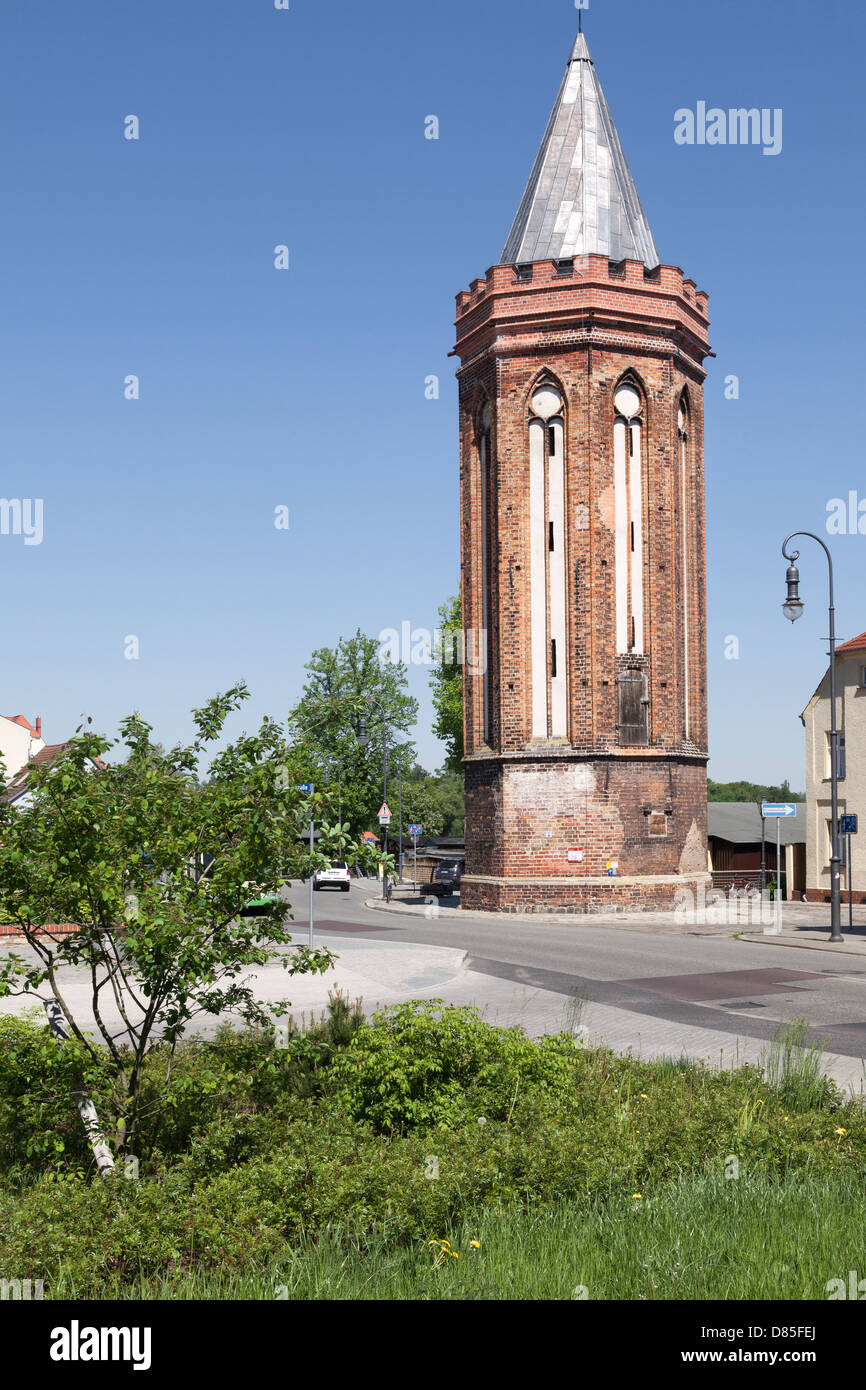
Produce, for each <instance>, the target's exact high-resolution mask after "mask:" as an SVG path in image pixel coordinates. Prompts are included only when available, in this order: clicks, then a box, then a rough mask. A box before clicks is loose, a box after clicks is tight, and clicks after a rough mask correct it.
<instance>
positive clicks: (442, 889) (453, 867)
mask: <svg viewBox="0 0 866 1390" xmlns="http://www.w3.org/2000/svg"><path fill="white" fill-rule="evenodd" d="M462 877H463V860H462V859H443V860H442V862H441V864H437V865H436V867H435V868H434V869H433V871H432V873H431V874H430V882H429V883H428V884H426V890H427V892H428V893H431V894H432V895H433V897H434V898H447V897H448V895H449V894H450V893H459V892H460V880H461V879H462Z"/></svg>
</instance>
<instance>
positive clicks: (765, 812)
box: [761, 801, 797, 820]
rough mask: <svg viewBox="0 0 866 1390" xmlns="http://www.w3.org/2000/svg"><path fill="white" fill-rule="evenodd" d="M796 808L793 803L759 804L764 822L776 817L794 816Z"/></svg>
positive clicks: (767, 802)
mask: <svg viewBox="0 0 866 1390" xmlns="http://www.w3.org/2000/svg"><path fill="white" fill-rule="evenodd" d="M796 814H797V807H796V804H795V803H794V802H793V801H764V802H762V804H761V815H762V816H763V817H764V819H765V820H771V819H773V817H776V816H796Z"/></svg>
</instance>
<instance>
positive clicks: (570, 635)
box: [455, 34, 710, 912]
mask: <svg viewBox="0 0 866 1390" xmlns="http://www.w3.org/2000/svg"><path fill="white" fill-rule="evenodd" d="M707 329H708V318H707V297H706V295H705V294H704V293H703V292H702V291H700V290H698V289H697V288H696V287H695V284H694V282H693V281H691V280H687V279H684V277H683V272H682V271H681V270H679V269H678V268H677V267H675V266H667V265H661V264H660V263H659V257H658V255H657V253H656V249H655V244H654V242H653V238H652V233H651V231H650V228H649V225H648V223H647V219H646V217H645V215H644V212H643V209H642V207H641V203H640V199H639V198H638V195H637V191H636V188H635V185H634V182H633V180H632V177H631V173H630V172H629V168H628V165H627V164H626V161H625V158H624V156H623V153H622V148H621V146H620V142H619V137H618V136H617V133H616V129H615V127H614V125H613V121H612V119H611V116H610V112H609V111H608V108H607V104H606V102H605V99H604V95H603V93H602V91H601V87H600V85H599V82H598V78H597V76H596V73H595V68H594V65H593V62H592V59H591V58H590V55H589V50H588V48H587V45H586V41H585V39H584V37H583V35H582V34H581V35H580V36H579V37H578V40H577V43H576V44H575V48H574V51H573V53H572V56H571V59H570V61H569V64H568V69H567V71H566V75H565V79H564V81H563V84H562V87H561V88H560V91H559V95H558V97H557V101H556V105H555V107H554V110H553V113H552V115H551V118H550V122H549V124H548V127H547V131H546V133H545V136H544V140H543V142H542V146H541V149H540V150H539V153H538V157H537V159H536V161H535V165H534V167H533V170H532V174H531V176H530V180H529V184H528V186H527V189H526V192H525V194H524V197H523V200H522V202H521V205H520V209H519V211H518V214H517V218H516V220H515V223H514V226H513V228H512V230H511V233H510V235H509V237H508V241H507V243H506V247H505V251H504V252H503V257H502V261H501V262H500V263H499V264H497V265H495V266H494V267H493V268H492V269H491V270H489V271H488V272H487V275H486V277H485V278H484V279H481V280H476V281H474V282H473V284H472V286H471V288H470V289H469V291H468V292H463V293H461V294H460V295H458V297H457V345H456V349H455V351H456V354H457V355H458V356H459V358H460V363H461V365H460V367H459V369H458V380H459V395H460V435H461V445H460V447H461V467H460V486H461V545H462V585H461V587H462V595H463V624H464V629H465V630H466V643H467V660H466V662H465V663H464V719H465V775H466V866H465V874H464V877H463V882H462V888H461V902H462V906H464V907H466V908H476V909H477V908H482V909H490V910H499V911H503V910H505V911H508V910H511V911H523V912H526V911H530V912H532V911H544V912H549V911H604V910H606V909H611V908H619V907H627V906H637V907H661V906H670V905H672V903H673V902H674V900H675V895H676V890H677V889H681V888H683V887H689V888H691V889H693V890H694V889H695V888H696V887H697V885H698V884H701V883H703V884H706V882H707V881H708V876H707V850H706V814H707V805H706V762H707V714H706V649H705V648H706V641H705V560H704V529H705V528H704V468H703V382H704V377H705V372H704V369H703V362H704V359H705V358H706V357H707V356H708V354H709V352H710V349H709V343H708V338H707Z"/></svg>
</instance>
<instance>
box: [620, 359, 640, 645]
mask: <svg viewBox="0 0 866 1390" xmlns="http://www.w3.org/2000/svg"><path fill="white" fill-rule="evenodd" d="M614 404H615V407H616V420H615V423H614V434H613V472H614V494H615V499H616V501H615V521H616V535H615V542H614V560H615V563H616V649H617V652H618V653H619V654H620V655H624V654H628V653H630V652H636V653H641V652H643V649H644V605H643V476H642V475H643V466H642V460H641V452H642V450H641V431H642V420H641V398H640V396H639V395H638V393H637V391H636V390H635V388H634V387H633V386H632V385H631V384H630V383H628V382H626V383H625V384H624V385H623V386H621V387H620V388H619V390H618V391H617V393H616V398H615V402H614Z"/></svg>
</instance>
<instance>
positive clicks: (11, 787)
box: [0, 743, 102, 807]
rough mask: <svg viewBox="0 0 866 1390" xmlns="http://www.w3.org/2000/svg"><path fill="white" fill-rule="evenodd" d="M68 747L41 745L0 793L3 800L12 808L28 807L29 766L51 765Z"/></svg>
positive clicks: (50, 744) (64, 744) (66, 745)
mask: <svg viewBox="0 0 866 1390" xmlns="http://www.w3.org/2000/svg"><path fill="white" fill-rule="evenodd" d="M68 747H69V744H68V743H43V744H42V747H41V748H39V749H38V751H37V752H36V753H32V754H31V756H30V759H29V761H28V762H27V764H26V765H25V766H24V767H22V768H20V769H19V771H18V774H17V776H15V777H13V778H12V780H11V782H8V783H7V785H6V787H5V788H4V790H3V791H2V792H0V796H2V798H3V800H4V801H8V802H10V803H11V804H12V805H13V806H19V807H21V806H26V805H28V779H29V772H30V767H31V765H41V764H42V763H53V762H54V759H55V758H58V757H59V756H60V754H61V753H62V752H63V750H64V749H65V748H68ZM97 764H98V765H99V766H101V765H102V764H101V762H100V760H99V759H97V760H96V763H95V764H94V765H97Z"/></svg>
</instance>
